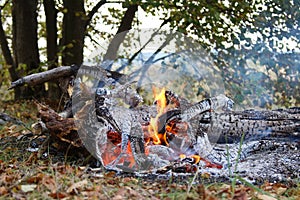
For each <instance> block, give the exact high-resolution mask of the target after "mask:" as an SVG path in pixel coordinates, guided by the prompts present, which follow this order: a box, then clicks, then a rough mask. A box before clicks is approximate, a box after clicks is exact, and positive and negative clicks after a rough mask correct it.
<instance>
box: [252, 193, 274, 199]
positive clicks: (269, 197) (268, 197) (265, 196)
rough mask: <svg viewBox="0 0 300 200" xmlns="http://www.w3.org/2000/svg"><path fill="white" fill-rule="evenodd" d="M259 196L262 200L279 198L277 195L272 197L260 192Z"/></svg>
mask: <svg viewBox="0 0 300 200" xmlns="http://www.w3.org/2000/svg"><path fill="white" fill-rule="evenodd" d="M257 197H258V198H259V199H261V200H277V199H276V198H275V197H271V196H268V195H265V194H258V195H257Z"/></svg>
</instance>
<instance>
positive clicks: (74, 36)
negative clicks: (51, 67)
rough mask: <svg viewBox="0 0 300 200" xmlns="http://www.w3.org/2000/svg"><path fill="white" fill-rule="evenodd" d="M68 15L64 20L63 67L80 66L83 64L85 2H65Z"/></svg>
mask: <svg viewBox="0 0 300 200" xmlns="http://www.w3.org/2000/svg"><path fill="white" fill-rule="evenodd" d="M63 3H64V9H65V10H66V13H65V14H64V18H63V32H62V43H61V45H62V47H63V49H64V51H63V55H62V65H72V64H76V65H80V64H82V62H83V47H84V36H85V22H86V16H85V10H84V0H76V1H74V0H63Z"/></svg>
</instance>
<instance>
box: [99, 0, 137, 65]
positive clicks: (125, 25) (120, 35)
mask: <svg viewBox="0 0 300 200" xmlns="http://www.w3.org/2000/svg"><path fill="white" fill-rule="evenodd" d="M137 10H138V5H135V4H134V5H130V6H129V7H128V9H127V10H126V12H125V15H124V17H123V18H122V21H121V24H120V26H119V29H118V31H117V34H116V35H115V37H114V38H113V39H112V41H111V42H110V44H109V46H108V48H107V51H106V54H105V55H104V58H103V61H106V60H108V61H111V60H115V59H116V58H117V52H118V49H119V47H120V45H121V43H122V42H123V41H124V39H125V36H126V34H127V31H128V30H130V29H131V27H132V22H133V19H134V16H135V13H136V11H137ZM110 68H111V67H110V66H109V67H107V69H110Z"/></svg>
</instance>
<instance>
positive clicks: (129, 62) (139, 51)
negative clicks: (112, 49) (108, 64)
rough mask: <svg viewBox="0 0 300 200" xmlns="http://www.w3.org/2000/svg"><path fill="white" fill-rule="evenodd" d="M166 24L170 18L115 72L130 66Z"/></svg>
mask: <svg viewBox="0 0 300 200" xmlns="http://www.w3.org/2000/svg"><path fill="white" fill-rule="evenodd" d="M168 22H170V18H169V19H166V20H164V21H163V23H162V24H161V25H160V27H159V28H158V29H157V30H156V31H155V32H154V33H152V35H151V37H150V38H149V40H148V41H147V42H146V43H145V44H144V45H143V46H142V47H141V48H140V49H139V50H138V51H137V52H135V53H134V54H133V55H132V56H131V57H130V58H129V60H128V62H127V63H126V64H123V65H122V66H121V67H120V68H119V69H117V70H116V71H117V72H119V71H121V70H123V69H124V68H125V67H126V66H127V65H130V64H131V63H132V61H133V60H134V59H135V58H136V57H137V56H138V55H139V53H141V51H142V50H143V49H144V48H145V47H146V46H147V45H148V44H149V43H150V42H151V40H152V39H153V38H154V37H155V36H156V35H157V34H158V32H159V30H160V29H161V28H162V27H163V26H164V25H166V24H167V23H168Z"/></svg>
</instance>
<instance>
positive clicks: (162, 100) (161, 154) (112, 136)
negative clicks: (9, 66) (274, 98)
mask: <svg viewBox="0 0 300 200" xmlns="http://www.w3.org/2000/svg"><path fill="white" fill-rule="evenodd" d="M95 69H97V67H93V68H91V67H88V66H85V67H83V68H81V69H79V71H78V73H77V77H76V79H75V80H74V81H73V86H72V91H71V92H70V94H71V98H70V101H69V102H68V103H67V104H66V105H67V106H66V107H65V110H64V111H63V112H61V113H57V112H55V111H54V110H52V109H51V108H49V107H48V106H46V105H41V104H38V106H39V115H40V122H38V123H36V124H35V126H34V128H35V129H38V130H40V132H42V133H47V134H48V135H49V140H50V141H51V142H52V143H55V144H56V146H57V148H58V149H59V150H60V151H65V150H66V149H70V146H71V147H72V148H74V149H80V151H81V152H82V153H83V151H85V153H83V154H84V155H87V154H88V153H90V154H91V155H93V156H94V157H95V158H96V159H97V160H98V161H99V162H100V163H101V164H102V166H104V167H105V168H106V169H111V170H116V171H123V172H134V173H138V174H145V173H146V174H147V173H150V172H151V173H152V174H153V173H160V174H166V173H167V172H170V171H172V172H176V173H195V172H197V173H198V172H199V170H200V171H201V172H205V173H210V174H211V175H213V174H214V175H215V176H228V177H229V176H230V175H232V171H235V172H236V173H239V174H240V175H241V176H244V177H247V179H249V180H251V179H252V180H253V179H254V180H256V181H257V180H258V178H262V179H270V180H283V179H284V180H287V179H295V178H297V176H298V177H299V174H300V172H299V169H297V166H299V164H300V154H299V150H298V149H299V147H300V140H299V139H300V138H299V133H300V108H296V107H295V108H289V109H279V110H264V111H257V110H244V111H233V109H234V102H233V101H232V100H231V99H230V98H228V97H227V96H225V95H223V94H220V95H218V96H216V97H211V98H209V99H204V100H199V101H198V102H190V101H189V99H185V98H184V97H181V96H180V95H177V94H175V93H173V92H172V91H170V90H168V88H161V87H160V88H159V87H157V86H153V87H152V88H153V89H152V90H153V91H152V92H153V96H152V102H151V103H150V104H149V103H146V102H145V101H144V100H143V97H142V95H140V94H139V93H138V91H137V89H136V87H135V82H130V81H128V80H127V77H126V76H121V75H117V77H116V74H112V73H111V72H108V71H105V70H102V69H100V68H99V67H98V69H99V70H96V73H95ZM68 70H70V69H68ZM69 72H70V73H71V71H68V73H67V75H70V74H69ZM48 73H49V71H48ZM50 74H51V73H50ZM64 75H66V74H64ZM89 76H92V77H93V79H92V80H90V79H87V78H86V77H89ZM36 77H39V76H37V75H36ZM84 79H86V80H88V81H83V80H84ZM22 80H23V82H22V83H14V84H13V87H16V86H18V85H21V84H25V83H26V84H30V81H27V82H26V80H29V79H26V78H24V79H22ZM24 80H25V82H24ZM94 80H97V81H96V82H95V81H94ZM99 80H100V81H99ZM47 81H48V79H47ZM19 82H20V81H19ZM31 82H32V81H31ZM83 149H84V150H83ZM86 150H87V151H86ZM69 153H70V152H69ZM264 156H265V157H264ZM235 163H238V164H237V165H236V167H235V169H233V166H234V165H235ZM274 163H275V164H274ZM283 163H284V167H283V165H282V164H283ZM271 166H272V167H271ZM274 167H275V168H274ZM276 167H277V169H276ZM262 169H263V170H262ZM293 170H294V171H293ZM275 171H276V172H275Z"/></svg>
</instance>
